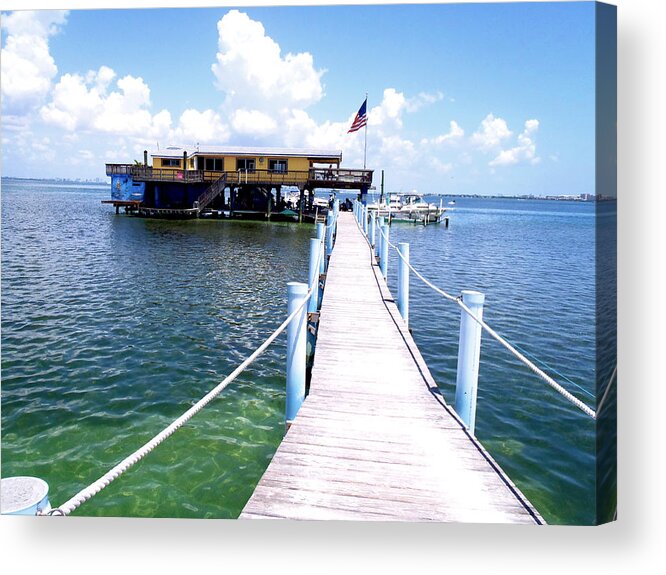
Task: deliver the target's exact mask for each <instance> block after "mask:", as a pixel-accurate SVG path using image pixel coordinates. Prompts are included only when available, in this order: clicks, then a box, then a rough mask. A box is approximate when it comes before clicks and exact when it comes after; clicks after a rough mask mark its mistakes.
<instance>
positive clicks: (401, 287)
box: [398, 242, 409, 324]
mask: <svg viewBox="0 0 666 575" xmlns="http://www.w3.org/2000/svg"><path fill="white" fill-rule="evenodd" d="M398 252H400V255H398V311H400V315H401V316H402V319H404V320H405V324H409V267H408V266H407V264H408V263H409V244H408V243H405V242H400V243H399V244H398ZM400 256H402V257H400ZM403 258H404V260H403Z"/></svg>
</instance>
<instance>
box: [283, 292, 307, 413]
mask: <svg viewBox="0 0 666 575" xmlns="http://www.w3.org/2000/svg"><path fill="white" fill-rule="evenodd" d="M307 293H308V286H307V284H304V283H299V282H289V283H288V284H287V315H291V314H292V313H294V311H295V310H296V309H297V308H298V306H299V305H300V304H301V303H302V302H303V298H305V295H306V294H307ZM307 333H308V314H307V305H303V307H302V308H301V311H300V313H298V314H296V317H294V319H293V320H292V321H291V323H290V324H289V325H288V326H287V400H286V409H285V418H286V421H287V425H289V424H290V423H291V422H292V421H293V420H294V418H295V417H296V414H297V413H298V410H299V409H300V407H301V404H302V403H303V400H304V399H305V353H306V348H307V345H306V344H307Z"/></svg>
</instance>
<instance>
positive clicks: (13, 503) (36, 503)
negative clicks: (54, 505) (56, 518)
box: [0, 476, 51, 515]
mask: <svg viewBox="0 0 666 575" xmlns="http://www.w3.org/2000/svg"><path fill="white" fill-rule="evenodd" d="M0 484H1V488H0V495H1V496H2V514H3V515H39V514H46V513H48V512H49V511H50V510H51V504H50V503H49V485H48V483H46V481H44V480H43V479H39V478H38V477H27V476H21V477H4V478H3V479H2V480H1V481H0Z"/></svg>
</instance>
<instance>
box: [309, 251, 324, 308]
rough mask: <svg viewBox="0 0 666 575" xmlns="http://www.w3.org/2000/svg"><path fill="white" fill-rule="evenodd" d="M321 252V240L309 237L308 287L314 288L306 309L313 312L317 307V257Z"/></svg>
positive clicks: (318, 257)
mask: <svg viewBox="0 0 666 575" xmlns="http://www.w3.org/2000/svg"><path fill="white" fill-rule="evenodd" d="M320 254H321V240H318V239H317V238H311V239H310V262H309V268H308V271H309V274H308V288H312V287H313V286H315V289H313V290H312V294H311V295H310V301H309V302H308V311H309V312H315V311H317V307H318V303H319V302H318V300H319V289H318V285H319V259H320V257H321V256H320Z"/></svg>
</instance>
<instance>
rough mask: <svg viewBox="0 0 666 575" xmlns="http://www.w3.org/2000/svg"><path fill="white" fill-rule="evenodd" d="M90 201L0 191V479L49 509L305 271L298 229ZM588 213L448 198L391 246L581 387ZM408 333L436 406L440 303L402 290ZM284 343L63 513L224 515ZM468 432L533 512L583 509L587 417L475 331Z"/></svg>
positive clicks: (98, 195)
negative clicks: (43, 487)
mask: <svg viewBox="0 0 666 575" xmlns="http://www.w3.org/2000/svg"><path fill="white" fill-rule="evenodd" d="M107 197H108V188H107V187H106V186H86V187H83V186H72V185H69V186H63V185H57V184H48V185H47V184H44V183H41V182H27V181H9V180H8V181H3V186H2V475H3V476H10V475H35V476H39V477H42V478H44V479H45V480H46V481H48V483H49V484H50V486H51V492H50V497H51V502H52V503H53V504H56V505H57V504H58V503H62V502H64V501H65V500H66V499H68V498H69V497H71V496H72V495H73V494H74V493H76V492H77V491H78V490H79V489H81V488H83V487H85V486H86V485H88V484H89V483H90V482H92V481H93V480H95V479H97V478H98V477H99V476H100V475H102V474H103V473H104V472H106V471H107V470H108V469H109V468H111V467H112V466H113V465H115V464H116V463H117V462H118V461H120V460H121V459H123V458H124V457H125V456H126V455H127V454H129V453H130V452H131V451H133V450H134V449H136V448H137V447H139V446H140V445H142V444H143V443H144V442H145V441H147V440H148V439H150V438H151V437H152V436H153V435H154V434H155V433H157V432H158V431H160V430H161V429H162V428H163V427H165V426H166V425H168V424H169V423H170V422H171V421H172V420H173V419H174V418H176V417H177V416H178V415H180V414H181V413H182V412H184V411H185V410H186V409H187V408H188V407H189V406H190V405H192V403H193V402H194V401H196V400H197V399H198V398H200V397H201V396H203V395H204V394H205V393H206V392H207V391H209V390H210V389H211V388H212V387H214V386H215V385H216V384H217V383H218V382H219V381H220V380H221V379H223V377H224V376H225V375H226V374H228V373H229V372H230V371H232V370H233V368H235V367H236V366H237V365H238V364H239V363H240V362H241V361H242V360H243V359H244V358H245V357H247V356H248V355H249V354H250V353H251V352H252V351H253V350H254V349H255V348H256V347H257V346H258V345H259V344H260V343H261V342H262V341H263V340H264V339H265V337H266V336H267V335H268V334H270V333H271V331H272V330H273V329H275V328H276V327H277V326H278V325H279V323H280V322H281V320H282V319H283V318H284V315H285V306H286V283H287V282H288V281H292V280H298V281H304V280H305V278H306V274H307V269H306V268H307V253H306V252H307V246H308V238H309V237H311V235H312V232H313V228H312V226H308V225H302V226H299V225H295V224H275V223H273V224H266V223H262V222H246V223H243V222H227V221H205V220H198V221H185V222H178V221H156V220H149V219H140V218H133V217H127V216H124V215H119V216H117V215H115V214H114V212H113V209H112V208H111V207H109V206H106V205H102V204H101V203H100V200H102V199H106V198H107ZM594 221H595V220H594V211H593V207H592V206H591V205H589V204H587V205H586V204H573V203H569V202H544V201H541V202H518V201H515V200H473V199H469V200H462V199H461V200H459V201H458V205H457V206H456V208H455V209H454V210H453V211H452V214H451V225H450V226H449V228H448V229H447V228H445V227H444V226H443V225H432V226H428V227H421V226H413V225H407V224H405V225H398V224H396V225H394V226H393V227H392V228H391V239H392V241H394V242H395V241H408V242H409V243H410V246H411V258H412V263H413V264H414V265H415V266H416V267H417V268H419V269H421V270H422V271H423V273H424V274H425V275H426V276H427V277H428V278H429V279H431V280H432V281H433V282H434V283H436V284H438V285H440V286H441V287H443V288H444V289H447V290H450V291H452V292H454V293H458V292H459V291H460V290H461V289H478V290H480V291H483V292H484V293H485V294H486V307H485V311H484V317H485V318H486V319H487V320H488V322H489V323H491V325H493V326H494V327H495V328H496V329H497V330H498V331H499V332H500V333H502V334H504V335H505V336H506V337H507V338H508V339H509V340H511V341H512V342H515V343H517V344H518V345H520V346H521V347H522V348H523V349H525V350H526V351H527V352H529V353H531V354H533V355H535V356H537V357H538V358H539V359H540V360H542V361H544V362H546V363H547V364H549V365H551V366H553V367H555V368H556V369H557V370H558V372H559V373H560V374H561V375H563V376H565V377H566V378H567V379H568V380H571V382H572V383H573V384H576V385H577V386H580V388H583V390H586V391H588V392H590V393H591V392H593V391H594V377H595V363H594V353H595V348H594V344H595V340H594V337H595V334H594V311H595V310H594V289H595V286H594V241H595V235H594ZM392 258H393V259H392V260H391V262H390V264H391V270H390V274H389V285H390V286H391V288H392V289H394V287H395V281H396V276H395V270H396V263H397V262H396V261H395V258H396V256H392ZM411 325H412V327H413V329H414V337H415V339H416V341H417V343H418V345H419V347H420V349H421V351H422V353H423V355H424V357H425V358H426V360H427V361H428V364H429V366H430V368H431V371H432V373H433V375H434V377H435V379H436V380H437V381H438V383H439V385H440V387H441V389H442V391H443V393H444V395H445V397H446V399H447V400H448V401H449V402H452V401H453V396H454V383H455V370H456V358H457V337H458V326H459V312H458V309H457V308H456V307H455V306H452V305H451V304H449V303H447V302H446V301H444V300H442V299H441V298H440V297H439V296H436V295H435V294H433V292H431V291H430V290H428V289H427V288H425V286H423V285H421V284H419V283H418V282H415V281H412V303H411ZM284 349H285V342H284V336H283V337H282V338H280V339H279V340H278V342H277V343H276V344H274V345H273V346H272V347H271V348H269V350H268V352H267V353H266V354H265V355H264V356H262V358H260V359H259V360H258V362H256V363H255V364H254V365H253V366H252V367H251V368H250V369H249V370H248V371H246V372H245V373H244V374H243V375H242V376H241V377H240V378H239V379H238V380H236V382H235V383H234V384H232V385H231V386H230V387H229V388H228V389H227V390H225V391H224V392H223V395H222V396H221V397H220V398H218V399H217V400H215V401H214V402H213V403H211V404H210V405H209V406H208V407H206V408H205V409H204V410H203V411H202V412H201V413H199V414H198V415H197V416H195V418H194V419H192V420H191V421H190V423H188V424H187V425H186V426H185V427H184V428H182V429H181V430H179V431H178V432H177V433H176V434H175V435H174V436H172V437H171V438H170V439H169V440H168V441H167V443H165V444H164V445H162V446H160V447H159V448H157V449H156V450H155V451H154V452H153V453H151V454H150V455H149V456H148V457H146V458H145V459H144V460H143V461H142V462H140V463H139V464H138V465H136V466H135V467H134V468H133V469H132V470H131V471H130V472H128V473H126V474H125V475H124V476H123V477H122V478H120V479H119V480H117V481H115V482H114V483H112V484H111V485H110V486H109V487H108V488H107V489H105V490H104V491H102V492H101V493H100V494H99V495H97V496H95V498H94V499H92V500H91V501H89V502H87V503H85V504H84V505H83V506H82V507H80V508H79V510H78V511H77V512H76V514H80V515H107V516H151V517H220V518H227V517H236V516H238V514H239V512H240V510H241V509H242V507H243V505H244V504H245V502H246V501H247V499H248V497H249V496H250V494H251V493H252V490H253V488H254V485H255V484H256V482H257V481H258V480H259V478H260V477H261V474H262V473H263V471H264V469H265V468H266V466H267V465H268V462H269V461H270V458H271V456H272V454H273V453H274V451H275V449H276V447H277V445H278V444H279V441H280V439H281V437H282V434H283V430H284V375H283V373H284V368H283V365H284ZM570 389H571V390H572V391H574V392H575V393H576V395H577V396H579V397H580V398H581V399H584V400H585V401H587V402H588V404H590V405H592V406H594V400H593V399H592V398H590V397H588V396H587V395H586V394H585V391H581V390H580V389H579V388H577V387H575V386H573V385H571V386H570ZM477 435H478V436H479V437H480V438H481V440H482V441H483V443H484V445H486V447H487V448H488V450H489V451H490V452H491V454H492V455H493V456H494V457H495V458H496V459H497V460H498V462H499V463H500V464H501V465H502V466H503V467H504V469H505V470H506V471H507V472H508V474H509V475H510V477H511V478H512V479H513V480H514V482H515V483H516V484H517V485H518V486H519V487H520V488H521V489H522V490H523V491H524V492H525V494H526V495H527V496H528V497H529V498H530V499H531V501H532V502H533V503H534V504H535V505H536V507H537V508H538V509H539V511H540V512H541V513H542V514H543V515H544V517H545V518H546V519H547V520H548V521H549V522H563V523H589V522H591V521H592V520H593V512H594V507H593V499H594V426H593V423H592V422H591V421H590V420H589V419H588V418H587V417H586V416H584V415H583V414H582V413H580V412H578V411H577V410H576V409H575V408H573V407H572V406H570V405H569V404H568V403H567V402H565V401H564V400H563V399H562V398H561V397H560V396H559V395H557V394H556V393H554V392H553V391H552V390H551V389H550V388H548V387H547V386H546V385H545V384H544V383H542V382H541V380H539V379H538V378H536V377H535V376H533V375H532V374H531V372H529V370H527V368H524V367H523V366H521V365H519V364H518V363H517V362H516V361H515V360H513V359H512V358H511V357H510V356H509V355H508V354H507V352H506V351H505V350H504V348H502V347H501V346H499V344H496V343H494V342H493V341H491V340H489V339H486V338H484V342H483V348H482V363H481V370H480V390H479V406H478V414H477Z"/></svg>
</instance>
